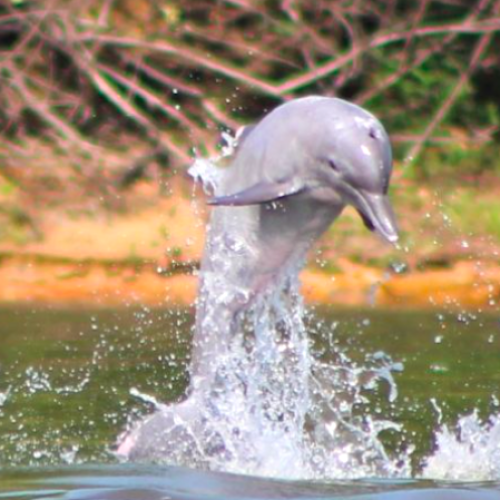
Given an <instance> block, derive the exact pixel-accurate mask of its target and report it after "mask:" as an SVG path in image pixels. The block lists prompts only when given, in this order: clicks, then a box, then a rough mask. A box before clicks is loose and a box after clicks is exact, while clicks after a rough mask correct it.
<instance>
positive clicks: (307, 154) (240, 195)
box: [209, 97, 398, 242]
mask: <svg viewBox="0 0 500 500" xmlns="http://www.w3.org/2000/svg"><path fill="white" fill-rule="evenodd" d="M237 160H239V161H236V164H235V166H234V167H233V168H234V177H239V178H241V179H247V178H250V177H251V176H254V177H256V178H257V179H253V180H252V181H250V182H248V186H247V187H245V188H244V189H243V190H239V191H238V190H235V191H233V192H231V190H230V189H229V190H228V191H229V192H228V194H225V193H224V194H223V195H221V196H216V197H214V198H211V199H210V200H209V203H210V204H211V205H226V206H228V205H229V206H244V205H255V204H261V203H268V202H272V201H276V200H279V199H284V198H286V197H289V196H294V195H295V194H298V193H303V194H305V196H306V198H307V196H309V197H311V198H313V199H316V200H317V201H321V202H322V203H327V204H332V205H335V206H336V207H337V208H339V207H340V208H341V207H342V206H345V205H352V206H354V208H355V209H356V210H357V211H358V212H359V214H360V215H361V217H362V219H363V221H364V223H365V225H366V227H367V228H368V229H370V230H372V231H376V232H378V233H379V234H380V235H382V236H383V237H384V238H385V239H387V240H388V241H390V242H395V241H397V239H398V231H397V228H396V222H395V218H394V214H393V212H392V208H391V205H390V203H389V199H388V197H387V191H388V188H389V181H390V177H391V172H392V153H391V145H390V142H389V137H388V136H387V133H386V131H385V130H384V127H383V126H382V124H381V123H380V122H379V121H378V120H377V119H376V118H375V117H374V116H373V115H371V114H370V113H368V112H367V111H365V110H364V109H362V108H360V107H359V106H356V105H354V104H351V103H349V102H347V101H343V100H341V99H335V98H321V97H312V98H311V97H310V98H303V99H297V100H295V101H291V102H289V103H287V104H284V105H282V106H280V107H279V108H277V109H276V110H274V111H273V112H272V113H270V115H268V116H267V117H266V118H264V119H263V120H262V122H261V123H259V124H258V125H256V126H255V127H253V128H252V130H251V131H250V132H249V133H247V134H246V137H245V138H244V141H243V143H242V144H241V148H240V150H239V152H238V153H237ZM250 167H251V168H250ZM254 174H255V175H254ZM252 182H253V183H252ZM245 183H246V180H245V182H244V183H243V184H245ZM306 198H305V199H306Z"/></svg>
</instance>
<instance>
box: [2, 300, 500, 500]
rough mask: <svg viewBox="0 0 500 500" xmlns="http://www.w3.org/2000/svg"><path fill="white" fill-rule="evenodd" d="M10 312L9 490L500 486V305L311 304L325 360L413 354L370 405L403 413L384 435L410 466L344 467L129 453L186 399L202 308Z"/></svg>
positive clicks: (327, 490)
mask: <svg viewBox="0 0 500 500" xmlns="http://www.w3.org/2000/svg"><path fill="white" fill-rule="evenodd" d="M0 318H1V320H0V498H12V499H13V498H22V499H29V498H58V499H59V498H61V499H62V498H64V499H84V498H85V499H87V498H92V499H112V498H113V499H122V500H125V499H160V498H162V499H163V498H165V499H166V498H220V499H226V498H227V499H229V498H360V499H361V498H388V499H397V498H404V499H414V498H415V499H419V498H425V499H431V498H433V499H434V498H436V499H441V498H450V499H454V498H463V499H474V498H478V499H483V498H484V499H489V498H500V483H499V481H500V423H499V422H498V420H497V419H496V415H497V414H498V413H500V408H499V406H500V402H499V400H500V315H496V314H484V313H470V312H462V313H459V312H456V311H454V312H436V311H381V310H358V309H345V310H335V311H333V310H331V309H327V310H321V309H320V310H316V311H314V313H313V314H312V315H310V316H309V317H308V323H309V327H308V331H309V332H310V334H311V337H312V347H313V349H314V351H315V352H316V356H318V357H319V358H321V360H322V362H325V363H332V364H334V363H338V359H339V356H340V355H342V356H347V357H348V358H349V359H350V360H352V362H354V363H358V364H359V365H360V366H362V365H363V364H364V363H366V362H367V360H368V359H373V357H375V358H383V357H387V356H390V358H391V359H392V361H393V362H395V363H396V365H397V366H399V364H401V368H402V369H401V370H398V371H396V372H393V377H394V380H395V384H396V387H397V397H396V398H395V399H394V400H392V401H391V398H388V392H389V390H390V387H389V384H386V383H381V384H379V385H378V386H377V387H375V388H373V390H367V391H366V394H365V396H366V405H364V406H363V408H360V409H359V411H363V412H369V413H370V414H372V415H374V416H376V417H378V418H383V419H387V420H390V421H392V422H395V423H397V424H400V426H401V428H400V429H399V430H397V429H387V430H385V431H383V432H382V433H381V435H380V439H381V441H382V442H383V443H384V446H385V449H386V450H387V453H388V454H389V455H390V456H391V457H393V459H394V460H395V461H397V459H398V457H399V456H400V457H401V460H403V458H404V459H405V460H406V459H409V461H410V463H411V467H412V472H411V477H408V478H392V479H387V478H359V479H355V480H352V479H349V480H347V479H342V478H336V479H335V481H333V480H328V479H325V480H322V481H297V480H296V481H290V480H289V481H283V480H278V479H264V478H255V477H248V476H247V477H245V476H239V475H230V474H223V473H215V472H208V471H195V470H192V469H189V468H176V467H170V466H166V465H163V466H162V465H147V464H143V465H133V464H121V463H120V462H119V460H118V459H117V458H116V457H115V455H114V453H113V447H114V444H115V442H116V440H117V437H118V436H119V434H120V433H121V432H122V431H123V430H124V429H125V428H126V427H127V425H128V424H130V423H132V422H134V421H137V420H138V419H139V418H140V417H141V416H143V415H146V414H147V413H148V412H150V411H152V409H153V406H154V400H155V399H157V400H158V401H161V402H170V401H178V400H180V399H182V396H183V394H184V390H185V388H186V385H187V381H188V375H187V364H188V361H189V351H190V340H191V331H192V324H193V317H192V311H186V310H148V309H136V310H124V309H121V310H81V309H78V310H75V309H59V310H56V309H48V308H45V309H44V308H35V309H34V308H31V307H9V308H3V309H1V310H0ZM393 389H394V388H393ZM275 451H276V454H277V455H279V449H277V450H275Z"/></svg>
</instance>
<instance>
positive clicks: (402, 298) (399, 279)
mask: <svg viewBox="0 0 500 500" xmlns="http://www.w3.org/2000/svg"><path fill="white" fill-rule="evenodd" d="M337 265H338V266H339V267H340V271H338V272H336V273H334V274H330V273H326V272H318V271H315V270H311V269H307V270H305V271H304V272H303V273H302V274H301V282H302V289H303V293H304V296H305V299H306V302H307V303H309V304H323V305H328V304H332V305H333V304H337V305H352V306H367V305H368V306H384V307H395V306H401V307H410V308H411V307H420V308H421V307H423V308H428V307H438V308H448V307H451V308H464V307H465V308H471V307H473V308H481V309H494V308H495V307H497V305H498V303H500V266H499V265H497V264H494V265H492V264H477V263H471V262H465V261H460V262H457V263H456V264H454V265H453V266H452V267H450V268H448V269H441V270H426V271H419V272H414V273H407V274H402V275H398V274H394V273H391V272H389V271H386V270H380V269H377V268H374V267H368V266H364V265H359V264H355V263H353V262H350V261H349V260H347V259H339V260H338V261H337ZM188 269H189V268H188V267H186V268H183V269H179V270H177V271H176V272H173V273H165V272H164V271H163V269H162V268H161V267H158V266H156V265H155V264H153V263H146V262H145V263H137V262H136V263H133V264H132V263H126V262H121V263H117V262H95V261H87V262H74V261H71V260H59V259H48V258H47V257H41V256H39V255H23V256H3V258H2V259H1V264H0V282H1V283H2V286H1V287H0V303H34V304H51V305H72V306H102V307H108V306H114V307H119V306H124V307H127V306H131V305H139V304H141V305H147V306H151V307H172V306H183V307H186V306H187V307H189V306H192V305H193V304H194V301H195V298H196V290H197V277H196V271H194V272H193V271H190V270H188Z"/></svg>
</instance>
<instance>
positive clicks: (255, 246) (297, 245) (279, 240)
mask: <svg viewBox="0 0 500 500" xmlns="http://www.w3.org/2000/svg"><path fill="white" fill-rule="evenodd" d="M237 140H238V145H237V148H236V152H235V154H234V157H233V158H232V161H231V162H230V165H229V166H228V167H226V168H224V170H223V172H222V175H221V178H220V182H218V183H217V184H216V186H215V189H214V193H213V196H212V197H211V198H210V199H209V200H208V204H209V205H211V206H212V207H213V209H212V213H211V217H210V221H209V225H208V230H207V239H206V244H205V250H204V255H203V259H202V264H201V269H200V286H199V293H198V299H197V312H196V325H195V333H194V340H193V348H192V356H191V369H190V376H191V382H190V388H189V391H188V394H189V395H188V398H187V399H186V400H185V401H183V402H181V403H179V404H176V405H170V406H167V407H166V408H164V409H163V410H161V411H159V412H157V413H156V414H154V415H153V416H152V417H150V418H148V419H147V420H146V421H145V422H142V423H140V424H139V425H137V426H136V428H135V429H134V430H133V431H132V432H131V433H129V434H128V435H127V436H126V437H125V438H124V439H123V441H122V444H121V445H120V447H119V449H118V453H119V454H121V455H124V456H126V457H129V458H132V459H139V460H143V459H161V458H162V456H163V455H164V454H167V455H168V453H170V455H171V456H175V453H174V452H173V451H172V450H175V449H176V448H178V447H179V446H180V447H181V448H182V454H184V455H185V452H186V448H190V449H192V450H194V451H193V453H194V455H196V457H195V458H196V460H198V458H199V457H200V456H202V455H206V454H207V451H206V450H203V451H202V452H200V449H199V442H200V439H199V438H200V436H207V435H211V436H213V435H215V434H216V433H217V429H216V428H210V429H207V425H210V424H209V422H210V420H211V417H213V415H214V414H217V415H218V417H217V418H219V419H220V418H223V416H221V415H220V413H221V412H220V411H219V410H209V413H210V412H212V413H211V416H210V415H209V416H207V408H214V400H217V397H219V396H220V392H221V391H220V390H219V389H220V387H219V386H220V383H221V380H222V379H224V378H227V376H228V375H227V374H228V373H230V372H231V371H232V370H233V369H234V367H233V366H232V365H231V364H230V361H227V360H230V359H232V358H231V355H232V353H234V349H235V342H237V340H235V338H236V332H238V331H239V329H240V330H241V328H240V326H241V324H242V317H244V313H245V311H247V310H249V309H250V308H251V306H252V304H254V303H255V302H256V301H257V300H259V298H262V297H264V296H265V295H266V294H268V293H272V292H273V290H274V291H275V290H281V289H283V290H285V288H286V283H287V280H286V279H284V277H285V276H289V275H290V274H292V275H298V272H299V270H300V268H301V267H302V265H303V263H304V262H305V258H306V254H307V252H308V250H309V249H310V248H311V246H312V245H313V243H314V242H315V241H316V240H317V239H318V238H319V237H320V236H321V235H322V234H323V233H324V232H325V231H326V230H327V228H328V227H329V226H330V225H331V223H332V222H333V221H334V220H335V219H336V218H337V217H338V216H339V215H340V214H341V212H342V210H343V209H344V208H345V207H346V206H348V205H351V206H353V207H354V208H355V209H356V210H357V211H358V212H359V214H360V216H361V218H362V220H363V222H364V224H365V226H366V227H367V228H368V229H369V230H370V231H375V232H376V233H378V234H379V235H380V236H381V237H383V238H384V239H386V240H387V241H389V242H391V243H395V242H396V241H397V239H398V229H397V225H396V221H395V217H394V214H393V211H392V208H391V204H390V202H389V198H388V189H389V183H390V177H391V173H392V153H391V146H390V141H389V137H388V135H387V133H386V131H385V129H384V127H383V126H382V124H381V123H380V122H379V121H378V120H377V119H376V118H375V117H374V116H373V115H372V114H371V113H369V112H368V111H366V110H364V109H362V108H360V107H359V106H356V105H354V104H351V103H349V102H347V101H344V100H341V99H337V98H327V97H319V96H312V97H305V98H300V99H296V100H293V101H289V102H287V103H285V104H282V105H281V106H279V107H277V108H276V109H274V110H273V111H272V112H271V113H269V114H268V115H267V116H265V117H264V118H263V119H262V120H261V121H260V122H259V123H257V124H256V125H253V126H251V127H249V128H246V129H244V130H243V132H242V133H241V134H239V136H238V137H237ZM285 292H286V290H285ZM237 347H238V346H237ZM237 347H236V348H237ZM235 385H237V384H236V383H235ZM230 397H231V395H230V396H229V398H230ZM242 397H244V396H242ZM229 400H230V399H229ZM226 404H227V400H226ZM229 404H230V403H229ZM221 406H223V405H221ZM241 418H245V416H242V417H241ZM215 427H217V425H216V426H215ZM186 429H189V432H187V433H186ZM190 440H191V441H196V442H197V443H198V444H197V445H196V447H194V446H190V445H188V444H186V443H189V442H190ZM242 440H243V439H242ZM215 448H217V446H216V447H215ZM177 458H178V457H177V456H175V460H177ZM192 458H193V457H192ZM195 458H193V459H195ZM186 461H187V463H191V462H190V459H189V458H187V459H186ZM177 463H178V462H177Z"/></svg>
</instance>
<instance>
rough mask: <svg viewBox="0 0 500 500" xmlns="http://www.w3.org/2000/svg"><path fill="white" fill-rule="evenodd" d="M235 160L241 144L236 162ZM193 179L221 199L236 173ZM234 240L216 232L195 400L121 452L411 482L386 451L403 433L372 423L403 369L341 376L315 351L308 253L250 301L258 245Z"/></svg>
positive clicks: (239, 468)
mask: <svg viewBox="0 0 500 500" xmlns="http://www.w3.org/2000/svg"><path fill="white" fill-rule="evenodd" d="M226 139H228V138H226ZM232 149H233V148H232V145H231V143H230V144H229V146H228V149H227V151H226V154H230V153H231V151H232ZM190 174H191V175H192V177H193V178H194V179H196V180H197V181H199V182H201V183H202V185H203V188H204V189H205V190H206V191H207V192H209V193H214V192H215V193H217V190H218V185H219V183H220V182H221V179H223V176H224V170H223V169H221V168H220V167H218V166H217V165H216V163H215V162H213V161H208V160H202V159H198V160H197V161H196V162H195V163H194V165H193V166H192V167H191V169H190ZM241 219H244V217H242V218H240V220H239V221H238V222H239V223H240V224H241V223H243V224H245V223H246V222H248V221H245V220H241ZM218 222H219V223H220V220H219V221H218ZM224 222H227V220H224ZM212 223H213V221H212ZM232 229H234V228H231V227H229V228H227V227H224V226H219V227H218V228H217V230H216V231H210V230H209V236H208V244H207V248H208V250H207V252H206V255H205V259H206V260H205V261H204V264H203V266H202V271H201V275H200V281H201V286H200V291H199V298H198V303H197V310H198V311H197V322H198V324H197V332H201V333H200V334H199V335H198V337H196V336H195V345H194V349H193V361H192V368H191V379H192V380H191V389H190V394H189V397H188V398H187V400H186V401H184V402H182V403H180V404H177V405H171V406H166V407H163V406H161V405H157V408H158V411H157V413H156V414H155V415H153V417H151V418H150V419H149V420H147V421H146V422H143V423H141V424H140V425H139V426H138V427H137V428H136V429H135V430H134V431H133V432H132V433H131V434H129V435H128V437H127V438H126V439H125V441H124V442H123V443H122V446H121V447H120V451H121V452H122V453H123V454H125V455H127V456H128V457H129V458H132V459H147V460H155V461H161V462H166V463H175V464H183V465H188V466H191V467H193V466H195V467H204V468H208V469H210V470H223V471H230V472H238V473H245V474H254V475H260V476H272V477H282V478H284V477H286V478H354V477H366V476H384V477H394V476H401V475H405V476H407V475H409V473H410V472H409V471H410V469H409V457H408V456H405V457H401V456H399V457H398V459H397V461H396V460H392V459H391V458H390V457H389V456H388V455H387V453H386V451H385V449H384V447H383V445H382V443H381V441H380V439H379V435H380V433H381V432H382V431H384V430H386V429H397V428H398V426H397V425H396V424H394V423H393V422H390V421H385V420H377V419H375V418H374V417H372V416H371V415H369V414H368V412H366V411H364V410H366V406H367V402H368V400H367V397H366V394H367V393H368V392H369V391H370V390H371V389H373V388H375V387H376V386H377V385H378V384H379V382H381V381H384V382H386V383H388V384H389V387H390V391H389V398H392V399H393V398H395V396H396V390H395V384H394V381H393V378H392V369H393V368H398V366H396V365H394V364H393V363H392V362H391V360H390V359H388V358H387V357H385V356H374V357H373V358H372V361H371V363H370V364H369V365H367V366H363V367H361V366H358V365H356V364H355V363H354V362H352V361H350V360H349V359H348V358H347V357H346V356H344V355H343V354H341V353H337V363H335V364H334V365H332V364H331V363H324V362H322V361H321V360H320V359H319V357H317V356H315V355H314V353H312V350H311V346H310V344H309V339H308V332H307V329H306V326H305V323H304V318H305V315H306V312H305V309H304V305H303V302H302V297H301V294H300V291H299V280H298V274H299V271H300V269H301V268H302V265H303V262H304V259H305V253H306V251H307V249H300V251H298V252H297V254H296V255H294V258H292V259H290V260H288V262H287V263H286V264H285V265H283V266H281V267H278V271H277V272H276V274H275V275H274V276H273V280H272V286H267V287H266V288H264V289H263V290H262V291H261V293H259V294H257V295H253V296H250V295H249V294H251V290H250V289H248V288H246V287H245V280H244V279H241V276H244V273H245V272H246V270H245V263H246V262H248V261H251V259H252V252H253V248H252V242H251V241H249V239H248V238H246V237H245V236H246V233H245V231H241V228H238V229H239V230H237V231H233V230H232ZM241 304H245V307H240V305H241Z"/></svg>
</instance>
